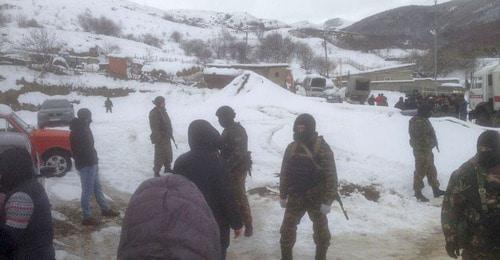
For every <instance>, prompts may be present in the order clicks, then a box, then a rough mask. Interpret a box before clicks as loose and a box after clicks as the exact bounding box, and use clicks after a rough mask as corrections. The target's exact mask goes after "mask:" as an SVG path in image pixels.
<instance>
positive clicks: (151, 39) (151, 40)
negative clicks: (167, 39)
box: [141, 33, 163, 48]
mask: <svg viewBox="0 0 500 260" xmlns="http://www.w3.org/2000/svg"><path fill="white" fill-rule="evenodd" d="M141 41H142V42H143V43H145V44H147V45H149V46H153V47H156V48H161V46H162V45H163V41H162V40H160V39H159V38H158V37H156V36H154V35H152V34H150V33H146V34H144V35H143V36H142V37H141Z"/></svg>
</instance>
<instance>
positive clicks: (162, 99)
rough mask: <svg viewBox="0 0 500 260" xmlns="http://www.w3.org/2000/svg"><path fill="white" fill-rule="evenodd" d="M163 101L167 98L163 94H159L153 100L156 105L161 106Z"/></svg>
mask: <svg viewBox="0 0 500 260" xmlns="http://www.w3.org/2000/svg"><path fill="white" fill-rule="evenodd" d="M162 103H165V98H164V97H162V96H157V97H156V98H155V99H154V100H153V104H155V106H157V107H158V106H160V105H161V104H162Z"/></svg>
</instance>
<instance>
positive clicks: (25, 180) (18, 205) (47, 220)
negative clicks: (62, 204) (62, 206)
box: [0, 148, 55, 260]
mask: <svg viewBox="0 0 500 260" xmlns="http://www.w3.org/2000/svg"><path fill="white" fill-rule="evenodd" d="M0 175H1V179H0V186H1V187H2V190H3V192H5V193H6V198H5V204H4V205H3V206H1V205H0V259H2V257H6V258H7V259H40V260H52V259H55V252H54V247H53V244H52V239H53V237H54V234H53V228H52V216H51V211H50V202H49V199H48V197H47V194H46V192H45V190H44V188H43V187H42V185H41V184H40V183H39V182H38V181H37V179H36V178H35V173H34V170H33V163H32V161H31V156H30V155H29V153H28V152H27V151H26V150H23V149H20V148H14V149H9V150H7V151H5V152H3V153H2V154H0Z"/></svg>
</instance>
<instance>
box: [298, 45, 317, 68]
mask: <svg viewBox="0 0 500 260" xmlns="http://www.w3.org/2000/svg"><path fill="white" fill-rule="evenodd" d="M295 57H296V58H297V59H298V60H299V62H300V66H301V67H302V68H303V69H304V70H306V71H309V70H311V68H312V63H313V59H314V52H313V50H312V49H311V47H310V46H309V44H307V43H301V42H298V43H296V44H295Z"/></svg>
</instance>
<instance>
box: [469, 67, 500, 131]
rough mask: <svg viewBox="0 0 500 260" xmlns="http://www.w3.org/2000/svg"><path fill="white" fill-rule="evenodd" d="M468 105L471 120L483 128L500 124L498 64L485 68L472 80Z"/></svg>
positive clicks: (499, 68)
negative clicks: (499, 115) (474, 120)
mask: <svg viewBox="0 0 500 260" xmlns="http://www.w3.org/2000/svg"><path fill="white" fill-rule="evenodd" d="M469 104H470V107H471V109H472V112H471V118H472V119H476V122H477V123H478V124H481V125H485V126H495V125H498V123H500V121H499V117H498V115H497V114H498V111H500V64H497V65H493V66H488V67H485V68H483V69H481V70H479V71H477V72H476V73H474V75H473V78H472V84H471V89H470V92H469Z"/></svg>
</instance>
